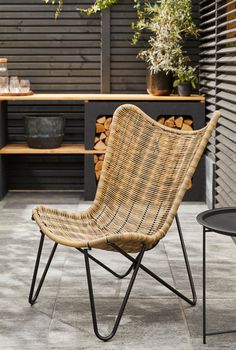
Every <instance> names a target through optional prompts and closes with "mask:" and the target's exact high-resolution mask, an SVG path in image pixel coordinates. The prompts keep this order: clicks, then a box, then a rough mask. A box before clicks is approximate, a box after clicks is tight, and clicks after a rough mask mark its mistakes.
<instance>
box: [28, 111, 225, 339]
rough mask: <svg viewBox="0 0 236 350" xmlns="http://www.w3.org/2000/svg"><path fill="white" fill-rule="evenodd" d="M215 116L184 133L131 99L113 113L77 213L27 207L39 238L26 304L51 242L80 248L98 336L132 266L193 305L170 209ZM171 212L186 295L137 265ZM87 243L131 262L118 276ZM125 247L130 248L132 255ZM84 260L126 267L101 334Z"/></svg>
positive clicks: (174, 213)
mask: <svg viewBox="0 0 236 350" xmlns="http://www.w3.org/2000/svg"><path fill="white" fill-rule="evenodd" d="M219 116H220V114H219V112H215V113H214V114H213V117H212V119H211V121H210V122H209V124H208V125H207V126H206V127H205V128H203V129H200V130H196V131H191V132H187V131H179V130H176V129H170V128H168V127H165V126H163V125H160V124H159V123H157V122H156V121H154V120H153V119H151V118H150V117H149V116H147V115H146V114H144V113H143V112H142V111H141V110H140V109H139V108H137V107H136V106H134V105H123V106H120V107H119V108H118V109H117V110H116V111H115V113H114V116H113V122H112V127H111V131H110V138H109V143H108V146H107V151H106V155H105V160H104V164H103V170H102V174H101V178H100V181H99V185H98V189H97V194H96V197H95V200H94V202H93V204H92V205H91V207H90V208H89V209H88V210H86V211H84V212H82V213H69V212H67V211H60V210H57V209H52V208H48V207H46V206H37V207H36V208H34V209H33V219H34V220H35V221H36V223H37V224H38V226H39V228H40V231H41V239H40V244H39V249H38V255H37V259H36V264H35V269H34V274H33V279H32V284H31V290H30V295H29V302H30V304H31V305H33V304H34V303H35V301H36V299H37V297H38V295H39V292H40V290H41V287H42V284H43V282H44V279H45V276H46V274H47V271H48V268H49V266H50V263H51V260H52V258H53V255H54V253H55V250H56V248H57V245H58V243H59V244H62V245H66V246H70V247H74V248H76V249H78V250H79V251H80V252H82V253H83V254H84V257H85V266H86V272H87V280H88V288H89V295H90V303H91V311H92V319H93V326H94V332H95V334H96V336H97V337H98V338H99V339H101V340H104V341H107V340H109V339H111V338H112V337H113V336H114V335H115V333H116V331H117V328H118V326H119V322H120V319H121V317H122V315H123V312H124V309H125V306H126V303H127V301H128V298H129V295H130V292H131V289H132V287H133V284H134V281H135V278H136V275H137V272H138V270H139V268H141V269H142V270H144V271H145V272H146V273H148V274H149V275H151V276H152V277H153V278H154V279H156V280H157V281H158V282H160V283H162V284H163V285H164V286H166V287H167V288H168V289H170V290H171V291H172V292H174V293H175V294H177V295H178V296H179V297H181V298H182V299H184V300H185V301H186V302H188V303H189V304H190V305H195V304H196V293H195V289H194V284H193V280H192V275H191V270H190V266H189V262H188V257H187V252H186V249H185V245H184V240H183V236H182V232H181V227H180V223H179V220H178V216H177V210H178V207H179V205H180V203H181V201H182V198H183V196H184V194H185V192H186V190H187V188H188V185H189V182H190V180H191V178H192V176H193V174H194V171H195V169H196V166H197V164H198V162H199V160H200V158H201V156H202V154H203V151H204V149H205V146H206V144H207V142H208V139H209V137H210V135H211V133H212V131H213V129H214V128H215V126H216V124H217V121H218V118H219ZM174 218H175V219H176V223H177V227H178V232H179V236H180V240H181V245H182V249H183V254H184V258H185V263H186V268H187V272H188V277H189V281H190V285H191V289H192V295H193V299H192V300H190V299H189V298H187V297H186V296H184V295H183V294H182V293H180V292H179V291H178V290H176V289H175V288H174V287H172V286H170V285H169V284H168V283H167V282H165V281H164V280H163V279H161V278H160V277H158V276H157V275H156V274H154V273H153V272H152V271H150V270H149V269H148V268H147V267H145V266H144V265H142V264H141V261H142V257H143V254H144V252H145V251H146V250H149V249H152V248H153V247H155V246H156V245H157V244H158V242H159V241H160V240H161V239H162V238H163V237H164V236H165V234H166V233H167V231H168V229H169V227H170V225H171V223H172V221H173V219H174ZM45 235H46V236H48V237H49V238H50V239H51V240H52V241H54V246H53V249H52V252H51V255H50V257H49V259H48V263H47V265H46V267H45V270H44V272H43V275H42V277H41V280H40V282H39V285H38V288H37V290H36V292H35V294H34V287H35V282H36V277H37V273H38V267H39V262H40V257H41V252H42V247H43V242H44V237H45ZM91 248H98V249H104V250H112V251H118V252H120V253H121V254H123V255H124V256H125V257H126V258H127V259H129V261H131V266H130V267H129V269H128V270H127V271H126V273H124V274H123V275H120V274H118V273H117V272H115V271H113V270H111V269H110V268H109V267H108V266H106V265H105V264H103V263H102V262H101V261H99V260H97V259H96V258H95V257H94V256H93V255H91V254H90V253H89V250H90V249H91ZM129 253H138V254H137V256H136V258H134V257H133V256H131V255H130V254H129ZM89 259H92V260H93V261H95V262H96V263H98V264H99V265H100V266H102V267H103V268H105V269H106V270H108V271H109V272H111V273H112V274H113V275H115V276H116V277H118V278H123V277H125V276H127V275H128V274H129V273H130V272H131V271H132V270H133V272H132V277H131V279H130V282H129V285H128V289H127V291H126V294H125V297H124V299H123V302H122V305H121V308H120V310H119V313H118V316H117V318H116V321H115V324H114V327H113V329H112V332H111V333H110V334H109V335H107V336H103V335H101V334H100V333H99V331H98V325H97V319H96V309H95V302H94V296H93V287H92V280H91V274H90V266H89Z"/></svg>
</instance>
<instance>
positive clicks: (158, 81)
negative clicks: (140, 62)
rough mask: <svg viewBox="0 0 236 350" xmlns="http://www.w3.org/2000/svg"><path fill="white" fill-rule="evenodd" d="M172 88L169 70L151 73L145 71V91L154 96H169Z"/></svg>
mask: <svg viewBox="0 0 236 350" xmlns="http://www.w3.org/2000/svg"><path fill="white" fill-rule="evenodd" d="M172 90H173V75H172V73H171V72H168V73H166V72H158V73H155V74H153V73H151V71H150V70H148V71H147V92H148V93H149V95H154V96H169V95H170V94H171V92H172Z"/></svg>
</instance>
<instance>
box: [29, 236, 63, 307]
mask: <svg viewBox="0 0 236 350" xmlns="http://www.w3.org/2000/svg"><path fill="white" fill-rule="evenodd" d="M44 237H45V235H44V234H43V233H41V239H40V242H39V248H38V254H37V258H36V262H35V267H34V273H33V278H32V282H31V287H30V293H29V303H30V304H31V305H33V304H34V303H35V302H36V300H37V298H38V295H39V293H40V290H41V288H42V285H43V282H44V279H45V277H46V275H47V272H48V269H49V266H50V264H51V261H52V258H53V256H54V253H55V251H56V249H57V243H54V246H53V248H52V251H51V254H50V256H49V258H48V262H47V265H46V267H45V269H44V271H43V274H42V277H41V279H40V281H39V285H38V288H37V290H36V292H35V294H34V287H35V282H36V278H37V274H38V268H39V263H40V258H41V253H42V248H43V243H44Z"/></svg>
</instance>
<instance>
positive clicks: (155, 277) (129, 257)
mask: <svg viewBox="0 0 236 350" xmlns="http://www.w3.org/2000/svg"><path fill="white" fill-rule="evenodd" d="M179 227H180V226H179ZM179 234H180V237H181V238H182V240H181V242H184V241H183V236H182V232H181V231H179ZM110 245H111V246H112V247H113V248H115V247H116V246H115V245H114V244H113V243H110ZM183 247H184V248H185V245H183V246H182V248H183ZM115 249H116V250H117V251H119V252H120V253H121V254H122V255H124V256H125V257H126V258H127V259H129V260H130V261H132V262H133V263H135V259H134V258H133V257H132V256H131V255H129V254H128V253H126V252H125V251H123V250H122V249H120V248H119V247H116V248H115ZM185 253H186V249H185ZM184 257H185V261H187V262H188V257H187V253H186V255H184ZM188 267H189V270H188V274H189V276H191V279H190V277H189V280H190V281H191V289H192V294H193V300H191V299H189V298H188V297H186V296H185V295H184V294H182V293H181V292H179V291H178V290H177V289H176V288H174V287H172V286H171V285H170V284H169V283H167V282H166V281H164V280H163V279H162V278H161V277H159V276H157V275H156V274H155V273H154V272H152V271H151V270H149V269H148V268H147V267H146V266H144V265H143V264H140V269H142V270H143V271H145V272H146V273H147V274H148V275H150V276H151V277H152V278H154V279H155V280H156V281H158V282H159V283H161V284H163V286H165V287H166V288H168V289H169V290H170V291H171V292H173V293H175V294H176V295H177V296H178V297H180V298H181V299H183V300H185V301H186V302H187V303H188V304H190V305H191V306H195V305H196V302H197V297H196V291H195V287H194V283H193V279H192V274H191V270H190V266H189V264H188ZM189 272H190V273H189Z"/></svg>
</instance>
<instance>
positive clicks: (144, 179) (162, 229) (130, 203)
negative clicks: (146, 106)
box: [91, 104, 220, 237]
mask: <svg viewBox="0 0 236 350" xmlns="http://www.w3.org/2000/svg"><path fill="white" fill-rule="evenodd" d="M219 116H220V113H219V112H215V113H214V114H213V117H212V119H211V121H210V122H209V123H208V125H207V126H206V127H205V128H203V129H200V130H195V131H181V130H177V129H171V128H168V127H165V126H163V125H161V124H159V123H158V122H156V121H155V120H153V119H152V118H150V117H149V116H147V115H146V114H145V113H144V112H143V111H141V110H140V109H139V108H138V107H136V106H134V105H128V104H127V105H122V106H120V107H119V108H118V109H117V110H116V111H115V113H114V116H113V121H112V125H111V130H110V137H109V142H108V146H107V150H106V156H105V160H104V164H103V169H102V174H101V178H100V181H99V185H98V190H97V194H96V198H95V201H94V204H93V206H92V208H91V209H92V214H93V216H94V217H96V219H97V220H98V221H99V222H100V225H101V226H102V227H101V228H104V227H107V225H108V223H109V225H113V227H115V226H117V230H118V231H117V232H120V231H121V230H122V229H125V230H126V231H133V232H134V231H135V232H140V233H145V234H148V235H152V234H156V233H157V232H158V237H159V236H164V235H165V233H166V232H167V230H168V228H169V226H170V225H171V223H172V220H173V218H174V216H175V214H176V212H177V209H178V207H179V204H180V203H181V201H182V199H183V196H184V194H185V192H186V190H187V188H188V185H189V182H190V180H191V178H192V176H193V174H194V171H195V169H196V166H197V164H198V162H199V160H200V158H201V156H202V153H203V151H204V149H205V147H206V145H207V142H208V139H209V137H210V135H211V133H212V130H213V129H214V128H215V126H216V124H217V121H218V118H219ZM118 227H120V228H118Z"/></svg>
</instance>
